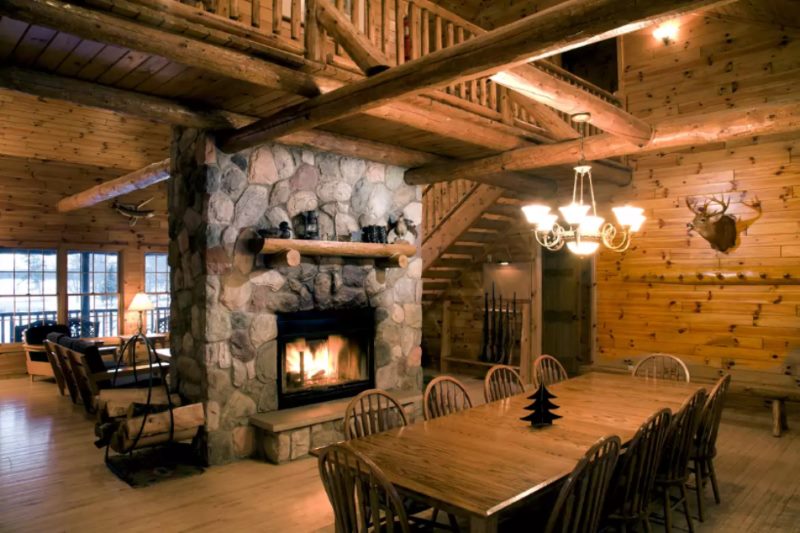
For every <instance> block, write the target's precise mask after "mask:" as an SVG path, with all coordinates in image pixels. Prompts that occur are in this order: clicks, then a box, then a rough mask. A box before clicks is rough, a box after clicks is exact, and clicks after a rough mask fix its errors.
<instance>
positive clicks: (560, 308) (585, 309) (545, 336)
mask: <svg viewBox="0 0 800 533" xmlns="http://www.w3.org/2000/svg"><path fill="white" fill-rule="evenodd" d="M592 269H593V259H592V258H591V257H589V258H580V257H578V256H576V255H575V254H573V253H572V252H569V251H568V250H566V249H563V250H561V251H558V252H549V251H547V250H543V252H542V353H546V354H549V355H552V356H553V357H555V358H557V359H558V360H559V361H561V364H563V365H564V367H565V368H566V369H567V372H569V374H570V375H574V374H575V373H576V372H577V370H578V365H582V364H588V363H590V362H591V354H592V349H591V346H592V342H591V335H592V324H591V322H592V294H593V288H592Z"/></svg>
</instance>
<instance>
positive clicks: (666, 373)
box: [633, 353, 690, 383]
mask: <svg viewBox="0 0 800 533" xmlns="http://www.w3.org/2000/svg"><path fill="white" fill-rule="evenodd" d="M633 375H634V376H637V377H647V378H655V379H666V380H673V381H685V382H686V383H689V381H690V376H689V368H688V367H687V366H686V363H684V362H683V361H681V359H680V358H678V357H675V356H674V355H670V354H666V353H654V354H650V355H648V356H647V357H645V358H644V359H642V360H641V361H639V363H638V364H637V365H636V368H634V369H633Z"/></svg>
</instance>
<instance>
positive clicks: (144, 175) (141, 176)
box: [56, 159, 169, 213]
mask: <svg viewBox="0 0 800 533" xmlns="http://www.w3.org/2000/svg"><path fill="white" fill-rule="evenodd" d="M166 179H169V159H164V160H163V161H158V162H156V163H152V164H150V165H147V166H146V167H144V168H141V169H139V170H136V171H134V172H131V173H130V174H125V175H124V176H120V177H119V178H116V179H113V180H110V181H107V182H105V183H101V184H99V185H95V186H94V187H91V188H89V189H86V190H85V191H81V192H79V193H77V194H73V195H72V196H67V197H66V198H63V199H62V200H60V201H59V202H58V204H56V208H57V209H58V212H59V213H66V212H69V211H74V210H76V209H80V208H82V207H89V206H91V205H95V204H99V203H100V202H104V201H106V200H109V199H111V198H115V197H117V196H121V195H123V194H128V193H130V192H133V191H136V190H139V189H144V188H146V187H150V186H151V185H154V184H156V183H159V182H161V181H164V180H166Z"/></svg>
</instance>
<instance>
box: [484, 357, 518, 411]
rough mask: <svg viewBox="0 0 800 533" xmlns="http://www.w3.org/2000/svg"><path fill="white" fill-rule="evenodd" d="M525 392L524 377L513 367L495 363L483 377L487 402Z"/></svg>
mask: <svg viewBox="0 0 800 533" xmlns="http://www.w3.org/2000/svg"><path fill="white" fill-rule="evenodd" d="M522 392H525V385H524V384H523V383H522V378H521V377H519V374H518V373H517V371H516V370H514V368H513V367H510V366H508V365H494V366H493V367H492V368H490V369H489V372H487V373H486V377H485V378H484V379H483V397H484V398H485V399H486V402H487V403H488V402H494V401H497V400H502V399H503V398H508V397H509V396H514V395H515V394H520V393H522Z"/></svg>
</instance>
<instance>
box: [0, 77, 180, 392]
mask: <svg viewBox="0 0 800 533" xmlns="http://www.w3.org/2000/svg"><path fill="white" fill-rule="evenodd" d="M0 111H1V112H2V116H3V131H2V132H0V246H2V247H20V248H24V247H47V248H59V249H61V250H64V251H69V250H77V249H91V250H111V251H119V252H120V261H121V275H120V292H121V297H122V298H121V307H122V309H121V311H124V309H127V306H128V305H129V304H130V301H131V299H132V298H133V295H134V294H135V293H136V292H138V291H141V290H143V289H144V254H145V253H146V252H151V251H153V252H165V251H166V246H167V242H168V237H167V219H166V216H164V214H165V213H166V184H163V183H162V184H158V185H156V186H154V187H151V188H149V189H147V190H144V191H137V192H136V193H133V194H130V195H127V196H124V197H122V198H121V201H123V202H126V203H138V202H141V201H142V200H146V199H147V198H150V197H153V200H152V201H151V202H150V203H148V205H147V208H148V209H149V208H152V209H154V210H156V212H157V213H160V214H161V216H157V217H154V218H152V219H149V220H142V221H139V222H138V223H137V224H136V226H133V227H131V226H129V224H128V221H127V219H125V218H123V217H122V216H121V215H119V214H118V213H116V212H115V211H114V210H113V209H112V208H111V203H110V202H105V203H102V204H99V205H96V206H93V207H89V208H85V209H80V210H77V211H74V212H71V213H58V212H57V211H56V208H55V205H56V202H58V200H60V199H61V198H63V197H65V196H68V195H70V194H73V193H76V192H79V191H82V190H84V189H87V188H89V187H91V186H92V185H96V184H97V183H100V182H102V181H106V180H109V179H112V178H115V177H117V176H120V175H123V174H126V173H128V172H130V171H131V170H135V169H137V168H140V167H141V166H144V165H146V164H147V163H151V162H153V161H157V160H159V159H163V158H164V157H166V156H167V153H166V151H167V145H166V143H164V139H165V138H166V137H167V135H168V134H169V130H168V128H166V127H165V126H163V125H158V124H154V123H152V122H149V121H144V120H139V119H135V118H132V117H123V116H120V115H116V114H114V113H110V112H106V111H100V110H95V109H86V108H81V107H78V106H73V105H70V104H65V103H61V102H50V101H41V100H39V99H37V98H35V97H31V96H24V95H20V94H17V93H13V92H9V91H0ZM120 316H123V317H124V323H123V332H124V333H129V332H133V331H134V330H135V328H136V317H133V316H130V317H129V316H127V314H125V313H123V314H121V315H120ZM24 372H25V359H24V354H23V352H22V350H21V347H20V346H19V345H14V344H2V345H0V377H2V376H4V375H16V374H20V373H24Z"/></svg>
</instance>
